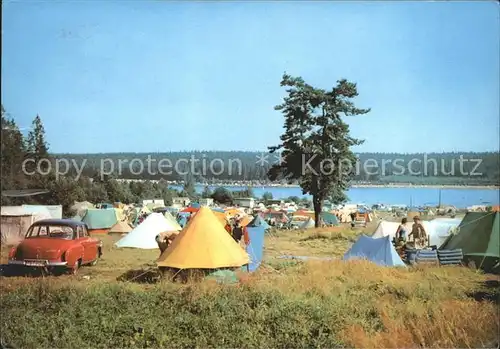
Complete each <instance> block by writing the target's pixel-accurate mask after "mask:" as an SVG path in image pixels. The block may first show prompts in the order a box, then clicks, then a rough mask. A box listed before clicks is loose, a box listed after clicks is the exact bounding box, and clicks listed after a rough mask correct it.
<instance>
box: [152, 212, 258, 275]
mask: <svg viewBox="0 0 500 349" xmlns="http://www.w3.org/2000/svg"><path fill="white" fill-rule="evenodd" d="M249 262H250V258H249V256H248V254H247V253H246V252H245V250H243V248H241V246H240V245H239V244H238V243H237V242H236V241H234V239H233V238H232V237H231V236H230V235H229V234H228V233H227V231H226V230H225V229H224V227H223V226H222V225H221V224H220V222H219V220H218V219H217V217H216V216H215V214H214V213H213V212H212V210H211V209H209V208H207V207H201V208H200V210H199V211H198V212H197V213H196V215H195V216H194V217H193V218H191V220H190V221H189V223H188V225H187V226H186V227H185V228H184V229H183V230H182V231H181V232H180V234H179V235H178V236H177V238H176V239H175V240H174V241H173V242H172V244H171V245H170V246H169V247H168V248H167V249H166V250H165V252H163V254H162V255H161V256H160V258H159V259H158V262H157V264H158V266H159V267H171V268H178V269H216V268H224V267H241V266H242V265H245V264H248V263H249Z"/></svg>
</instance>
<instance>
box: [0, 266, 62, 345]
mask: <svg viewBox="0 0 500 349" xmlns="http://www.w3.org/2000/svg"><path fill="white" fill-rule="evenodd" d="M64 274H65V273H64V271H62V270H60V271H53V270H52V271H48V270H44V269H43V268H29V267H19V266H12V265H9V264H0V276H2V277H27V276H29V277H43V276H48V275H51V276H61V275H64ZM0 349H1V348H0Z"/></svg>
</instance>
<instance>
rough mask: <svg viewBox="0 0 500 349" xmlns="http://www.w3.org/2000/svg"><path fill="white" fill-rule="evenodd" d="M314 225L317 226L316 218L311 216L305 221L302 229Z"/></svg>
mask: <svg viewBox="0 0 500 349" xmlns="http://www.w3.org/2000/svg"><path fill="white" fill-rule="evenodd" d="M314 226H315V224H314V219H312V218H309V219H308V220H307V221H305V222H304V224H302V226H301V227H300V229H310V228H314Z"/></svg>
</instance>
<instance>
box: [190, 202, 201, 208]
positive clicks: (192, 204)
mask: <svg viewBox="0 0 500 349" xmlns="http://www.w3.org/2000/svg"><path fill="white" fill-rule="evenodd" d="M189 206H191V207H192V208H200V207H201V205H200V204H199V203H197V202H193V203H191V205H189Z"/></svg>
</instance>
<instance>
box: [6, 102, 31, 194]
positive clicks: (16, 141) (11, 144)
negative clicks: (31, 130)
mask: <svg viewBox="0 0 500 349" xmlns="http://www.w3.org/2000/svg"><path fill="white" fill-rule="evenodd" d="M1 127H2V161H1V188H2V190H7V189H19V188H24V187H25V184H26V183H25V180H26V178H25V174H24V173H23V161H24V158H25V152H26V149H25V148H26V147H25V144H24V137H23V135H22V133H21V132H20V131H19V128H18V127H17V125H16V123H15V121H14V120H13V119H11V118H10V117H9V116H8V114H7V113H6V111H5V109H4V107H3V105H2V106H1Z"/></svg>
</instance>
